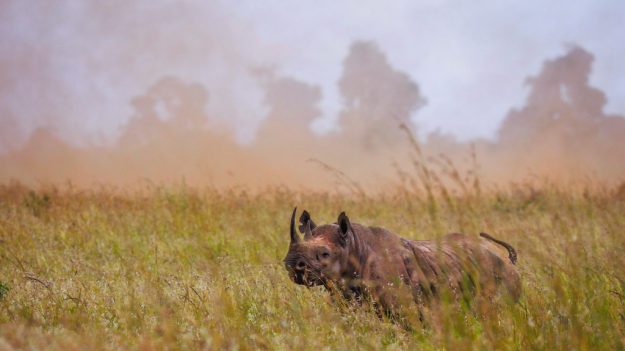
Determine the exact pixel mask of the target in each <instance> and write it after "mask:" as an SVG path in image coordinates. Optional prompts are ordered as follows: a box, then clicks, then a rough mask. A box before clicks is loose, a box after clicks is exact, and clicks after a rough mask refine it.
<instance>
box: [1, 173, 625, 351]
mask: <svg viewBox="0 0 625 351" xmlns="http://www.w3.org/2000/svg"><path fill="white" fill-rule="evenodd" d="M541 189H543V190H539V189H538V188H533V187H530V186H521V185H517V186H512V185H511V186H510V187H508V188H506V189H503V190H492V191H482V192H476V191H470V192H466V193H463V194H462V195H458V194H456V195H454V194H449V193H442V194H439V195H431V196H426V195H424V194H420V193H416V192H415V193H413V192H407V191H396V192H387V193H386V194H384V195H364V194H359V193H356V192H355V193H352V194H339V193H336V194H335V193H303V192H293V191H289V190H282V189H274V190H267V191H263V192H260V193H258V192H256V193H252V192H245V191H243V190H232V191H215V190H209V189H204V190H194V189H191V188H188V187H185V186H175V187H174V186H172V187H163V188H160V187H145V188H144V189H141V190H135V191H125V192H121V191H119V190H110V189H106V188H101V189H97V190H91V191H79V190H72V189H59V188H51V187H48V188H42V189H38V190H36V191H33V190H30V189H28V188H25V187H23V186H20V185H19V184H11V185H5V186H3V187H1V188H0V350H11V349H52V350H71V349H76V350H87V349H88V350H98V349H120V348H121V349H142V350H150V349H243V350H252V349H283V350H290V349H310V350H319V349H380V348H385V349H398V350H403V349H417V348H418V349H424V350H439V349H449V350H463V349H479V350H490V349H502V350H526V349H538V350H558V349H565V350H575V349H579V350H598V349H606V350H607V349H610V350H614V349H616V350H623V349H625V269H624V267H625V199H624V197H623V196H622V194H621V195H618V194H617V193H616V192H613V191H608V190H602V189H595V190H588V191H581V190H575V191H573V190H570V191H568V190H567V189H558V188H556V187H553V186H551V187H550V186H547V185H545V186H542V187H541ZM295 205H298V206H300V208H301V209H303V208H306V209H308V210H309V211H310V212H311V213H312V215H313V216H314V218H315V220H316V221H317V223H326V222H333V221H335V220H336V217H337V215H338V213H339V212H340V211H341V210H345V211H347V213H348V215H349V216H350V218H351V219H352V221H354V222H359V223H363V224H369V225H378V226H383V227H386V228H388V229H390V230H392V231H394V232H396V233H398V234H400V235H402V236H405V237H408V238H413V239H431V238H435V237H436V236H437V235H441V234H444V233H447V232H451V231H461V232H465V233H470V234H477V233H479V232H480V231H486V232H489V233H492V234H493V235H495V236H497V237H499V238H501V239H503V240H506V241H508V242H510V243H511V244H512V245H513V246H514V247H516V248H517V251H518V253H519V263H518V267H519V270H520V273H521V276H522V279H523V296H522V298H521V301H520V302H519V303H517V304H514V303H509V302H505V301H493V303H492V304H491V305H490V306H487V307H488V308H485V306H482V307H481V308H479V309H476V308H472V307H467V306H462V305H456V304H449V305H445V304H443V305H441V306H439V308H438V309H435V310H434V309H433V311H434V312H433V313H432V314H431V315H429V317H428V318H427V320H426V321H425V322H424V323H423V324H420V323H417V324H416V325H414V327H413V328H405V327H404V326H402V325H399V324H397V323H393V322H391V321H388V320H385V319H380V318H378V317H377V316H376V314H375V313H374V312H373V311H372V310H371V308H368V307H367V306H364V307H357V306H352V305H348V304H342V303H338V302H334V301H333V299H332V298H331V297H330V296H329V295H328V294H327V293H326V292H325V291H322V290H321V289H320V288H314V289H306V288H304V287H301V286H296V285H295V284H293V283H292V282H291V281H289V279H288V276H287V274H286V271H285V270H284V268H283V265H282V262H281V261H282V259H283V257H284V255H285V253H286V251H287V246H288V240H289V239H288V238H289V236H288V221H289V216H290V212H291V210H292V208H293V206H295Z"/></svg>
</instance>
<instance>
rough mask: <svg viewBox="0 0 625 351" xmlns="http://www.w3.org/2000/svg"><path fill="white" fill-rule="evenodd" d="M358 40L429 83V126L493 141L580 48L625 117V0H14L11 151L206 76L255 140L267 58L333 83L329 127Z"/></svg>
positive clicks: (7, 130) (5, 21)
mask: <svg viewBox="0 0 625 351" xmlns="http://www.w3.org/2000/svg"><path fill="white" fill-rule="evenodd" d="M355 40H372V41H374V42H376V43H377V44H378V45H379V47H380V48H381V49H382V51H384V52H385V54H386V55H387V57H388V60H389V61H390V63H391V64H392V65H393V66H394V67H395V69H397V70H401V71H404V72H406V73H407V74H409V75H410V76H411V78H412V79H413V80H414V81H415V82H417V83H418V84H419V87H420V89H421V92H422V94H423V95H424V96H425V97H426V99H427V100H428V103H427V105H426V106H425V107H423V108H422V109H420V110H419V111H417V112H416V113H415V115H414V116H413V118H414V120H415V121H416V122H417V123H418V124H419V126H420V127H421V128H422V131H431V130H434V129H437V128H440V129H441V130H443V131H447V132H451V133H453V134H455V135H457V136H459V137H460V138H461V139H467V138H473V137H492V136H493V135H494V132H495V130H496V128H497V127H498V125H499V123H500V122H501V120H502V119H503V118H504V117H505V114H506V113H507V111H508V110H509V109H510V108H512V107H515V106H521V105H522V104H523V101H524V99H525V95H526V93H527V90H526V88H525V87H524V85H523V83H524V80H525V78H526V77H527V76H528V75H533V74H537V73H538V71H539V69H540V66H541V64H542V62H543V61H544V60H546V59H551V58H554V57H557V56H559V55H561V54H563V53H564V52H565V50H566V45H567V44H569V43H575V44H578V45H581V46H582V47H584V48H586V49H587V50H588V51H590V52H592V53H593V54H594V55H595V63H594V69H593V74H592V76H591V84H592V85H594V86H597V87H599V88H600V89H601V90H603V91H604V92H605V93H606V95H607V97H608V101H609V103H608V106H607V111H608V112H612V113H619V114H625V79H624V78H623V77H625V65H624V64H623V62H625V5H624V3H623V2H622V1H596V0H595V1H549V2H545V1H516V2H512V1H479V0H474V1H442V0H436V1H434V0H433V1H408V0H406V1H393V2H389V1H379V2H372V1H343V2H339V1H314V2H312V1H311V2H295V1H293V2H288V3H287V2H286V1H253V0H243V1H229V2H225V1H224V2H212V3H209V2H208V1H199V0H198V1H168V0H150V1H147V0H146V1H143V2H140V1H135V2H132V4H130V2H127V1H121V0H113V1H105V2H96V1H93V2H87V1H78V0H77V1H39V2H35V1H22V0H15V1H11V0H0V128H1V129H4V133H2V132H0V137H1V138H5V140H4V141H3V140H0V148H2V147H7V146H15V144H16V143H18V142H19V140H23V138H24V137H25V136H26V135H28V133H29V132H30V131H31V130H32V129H33V128H35V127H41V126H46V127H50V128H51V129H53V130H55V131H56V132H57V133H58V134H59V135H61V136H63V137H65V138H67V139H71V140H73V141H77V142H83V143H84V142H101V141H106V140H111V138H113V137H114V136H115V135H116V133H117V132H118V131H119V128H120V126H121V125H123V123H124V122H125V121H126V120H127V119H128V118H129V116H130V115H131V114H132V108H131V106H130V104H129V101H130V99H131V98H132V97H133V96H137V95H140V94H142V93H144V92H145V91H146V90H147V89H148V87H149V86H150V85H151V84H153V83H154V82H155V81H157V80H158V79H159V78H161V77H163V76H165V75H173V76H176V77H179V78H182V79H185V80H188V81H198V82H200V83H202V84H204V85H205V86H206V88H207V89H208V91H209V94H210V98H209V104H208V107H207V109H208V112H209V115H211V116H214V117H215V118H216V119H221V120H224V121H227V123H231V125H232V126H233V127H234V128H235V130H236V136H237V138H238V139H239V140H242V141H245V140H250V139H251V138H252V136H253V132H254V130H255V128H256V127H257V126H258V124H259V123H260V122H261V121H262V119H263V118H264V116H265V115H266V113H267V107H266V106H264V105H263V104H262V91H261V90H260V87H259V85H258V83H257V81H256V80H255V79H254V77H253V76H251V74H250V69H251V68H252V67H255V66H263V65H270V66H274V67H276V69H277V70H278V72H280V73H281V74H284V75H289V76H293V77H295V78H297V79H300V80H302V81H304V82H306V83H309V84H314V85H319V86H320V87H321V88H322V94H323V100H322V110H323V116H322V117H321V118H320V119H319V120H317V121H316V122H315V123H314V126H315V127H316V128H317V129H318V130H320V131H324V130H329V129H332V126H333V125H334V121H335V119H336V115H337V112H338V111H339V110H340V108H341V99H340V96H339V94H338V89H337V86H336V82H337V80H338V79H339V77H340V75H341V69H342V66H341V64H342V60H343V59H344V58H345V56H346V54H347V52H348V49H349V45H350V44H351V43H352V42H353V41H355ZM9 136H11V137H12V138H15V140H11V141H7V140H6V139H7V138H9ZM20 138H21V139H20Z"/></svg>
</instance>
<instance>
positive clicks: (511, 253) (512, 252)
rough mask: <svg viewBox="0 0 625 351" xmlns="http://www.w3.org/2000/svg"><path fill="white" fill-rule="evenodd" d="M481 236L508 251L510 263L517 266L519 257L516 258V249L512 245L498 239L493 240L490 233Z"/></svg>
mask: <svg viewBox="0 0 625 351" xmlns="http://www.w3.org/2000/svg"><path fill="white" fill-rule="evenodd" d="M480 236H481V237H482V238H486V239H488V240H490V241H492V242H494V243H497V244H499V245H501V246H503V247H505V248H506V250H508V258H510V262H512V264H516V261H517V256H516V250H515V249H514V247H512V245H510V244H508V243H507V242H505V241H501V240H498V239H495V238H493V237H492V236H490V234H488V233H480Z"/></svg>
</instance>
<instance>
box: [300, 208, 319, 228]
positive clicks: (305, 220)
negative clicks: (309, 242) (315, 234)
mask: <svg viewBox="0 0 625 351" xmlns="http://www.w3.org/2000/svg"><path fill="white" fill-rule="evenodd" d="M299 223H300V224H301V225H300V226H299V232H300V233H304V234H305V233H306V229H307V228H306V226H307V225H310V230H314V229H315V228H316V227H317V225H316V224H315V222H313V220H312V218H310V213H308V211H306V210H304V212H302V215H301V216H300V217H299Z"/></svg>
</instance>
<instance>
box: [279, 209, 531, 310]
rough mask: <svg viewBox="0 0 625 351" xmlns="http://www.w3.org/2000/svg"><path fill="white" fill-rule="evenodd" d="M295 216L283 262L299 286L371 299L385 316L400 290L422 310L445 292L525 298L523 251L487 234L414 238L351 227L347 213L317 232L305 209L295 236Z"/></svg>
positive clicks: (395, 301) (400, 299) (352, 224)
mask: <svg viewBox="0 0 625 351" xmlns="http://www.w3.org/2000/svg"><path fill="white" fill-rule="evenodd" d="M296 212H297V208H295V209H294V210H293V214H292V215H291V223H290V232H291V242H290V245H289V251H288V253H287V255H286V257H285V259H284V264H285V267H286V269H287V271H288V273H289V277H290V278H291V280H292V281H293V282H295V283H296V284H301V285H305V286H308V287H312V286H316V285H323V286H325V287H326V288H327V289H329V290H336V289H338V291H340V292H342V295H343V296H344V297H345V298H348V299H353V298H356V299H362V298H363V296H366V297H369V298H370V299H372V300H373V302H374V303H376V304H378V305H380V306H381V307H383V308H384V310H385V311H393V310H394V309H395V308H396V307H397V306H398V305H401V304H403V303H404V302H405V300H406V299H405V298H404V299H402V298H401V296H402V294H400V293H399V292H400V291H404V292H405V291H408V292H409V294H408V296H409V297H410V298H409V300H412V301H414V302H416V303H418V304H424V303H428V302H430V301H431V300H432V299H437V298H439V297H440V295H441V294H442V292H443V291H445V292H447V293H449V294H450V295H451V296H455V297H466V296H467V294H468V295H469V296H472V295H474V294H475V292H476V291H479V292H480V293H485V294H490V295H492V294H494V293H496V292H498V291H500V290H501V291H503V292H504V293H507V294H508V295H509V296H511V297H512V299H513V300H514V301H518V299H519V297H520V293H521V281H520V277H519V274H518V272H517V270H516V267H515V264H516V261H517V253H516V251H515V250H514V248H513V247H512V246H511V245H510V244H508V243H506V242H503V241H501V240H497V239H495V238H493V237H492V236H490V235H489V234H486V233H481V234H480V237H478V236H470V235H465V234H460V233H452V234H448V235H446V236H444V237H442V238H439V239H438V240H409V239H405V238H402V237H400V236H398V235H396V234H394V233H392V232H391V231H389V230H387V229H384V228H378V227H367V226H364V225H360V224H358V223H351V222H350V220H349V218H348V217H347V215H346V214H345V212H342V213H341V214H340V215H339V216H338V219H337V222H336V223H333V224H325V225H319V226H317V225H316V224H315V222H314V221H313V220H312V218H311V217H310V214H309V213H308V211H304V212H303V213H302V215H301V217H300V220H299V222H300V226H299V231H300V233H303V234H304V236H303V238H302V237H301V236H300V235H299V234H298V233H297V232H296V230H295V216H296ZM500 288H501V289H500ZM405 295H406V294H404V296H405ZM490 295H489V296H490ZM411 303H412V302H411Z"/></svg>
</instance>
